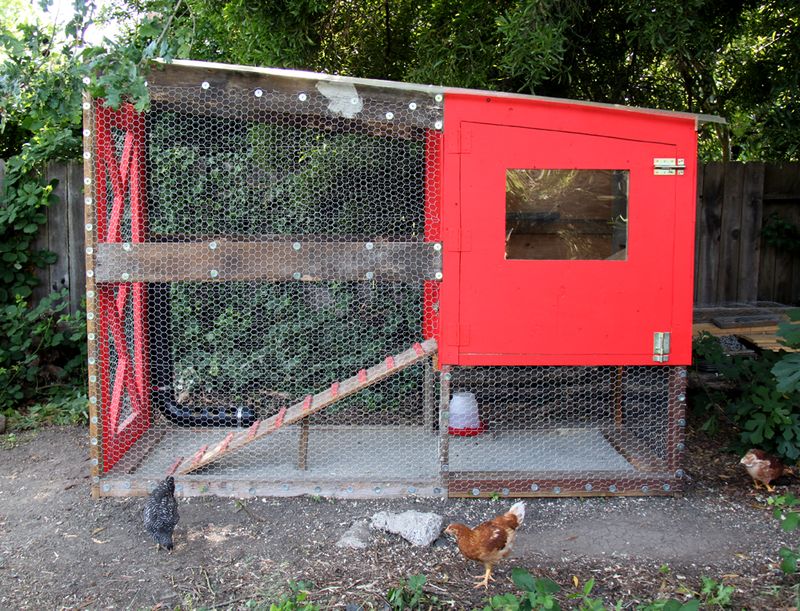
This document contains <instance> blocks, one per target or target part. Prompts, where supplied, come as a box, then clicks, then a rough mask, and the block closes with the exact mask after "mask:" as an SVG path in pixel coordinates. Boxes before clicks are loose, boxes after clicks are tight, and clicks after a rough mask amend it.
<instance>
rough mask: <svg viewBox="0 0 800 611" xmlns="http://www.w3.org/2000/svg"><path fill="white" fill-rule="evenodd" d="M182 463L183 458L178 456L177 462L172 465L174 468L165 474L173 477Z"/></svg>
mask: <svg viewBox="0 0 800 611" xmlns="http://www.w3.org/2000/svg"><path fill="white" fill-rule="evenodd" d="M182 462H183V456H178V458H176V459H175V462H174V463H172V466H171V467H170V468H169V469H167V472H166V473H164V475H172V474H173V473H175V470H176V469H177V468H178V467H179V466H180V464H181V463H182Z"/></svg>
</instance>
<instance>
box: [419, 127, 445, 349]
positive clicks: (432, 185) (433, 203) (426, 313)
mask: <svg viewBox="0 0 800 611" xmlns="http://www.w3.org/2000/svg"><path fill="white" fill-rule="evenodd" d="M441 170H442V132H440V131H436V130H432V129H429V130H428V131H427V132H426V133H425V241H426V242H441V239H442V236H441V233H442V220H441V186H442V174H441ZM422 292H423V295H422V299H423V306H424V307H423V317H422V336H423V337H424V338H425V339H431V338H436V339H438V333H439V311H438V307H439V282H436V281H433V280H426V281H425V282H424V283H423V288H422Z"/></svg>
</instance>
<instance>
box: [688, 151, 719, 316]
mask: <svg viewBox="0 0 800 611" xmlns="http://www.w3.org/2000/svg"><path fill="white" fill-rule="evenodd" d="M704 170H705V171H702V172H700V173H702V174H703V179H702V181H703V190H702V191H698V193H700V201H699V202H698V206H697V229H696V231H697V240H696V242H697V251H696V253H695V256H696V257H697V260H698V265H697V270H698V273H697V275H696V276H695V287H696V289H695V303H701V304H710V303H715V300H716V295H717V284H716V283H717V274H718V270H719V241H720V231H721V229H722V200H723V190H722V189H723V177H724V173H725V166H724V165H723V164H721V163H709V164H708V165H706V166H705V168H704Z"/></svg>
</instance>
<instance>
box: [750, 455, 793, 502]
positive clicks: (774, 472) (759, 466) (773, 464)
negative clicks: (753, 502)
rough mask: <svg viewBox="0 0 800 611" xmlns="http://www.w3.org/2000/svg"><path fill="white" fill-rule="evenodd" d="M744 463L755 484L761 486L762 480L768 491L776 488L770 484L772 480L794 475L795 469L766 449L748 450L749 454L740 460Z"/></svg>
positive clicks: (756, 486)
mask: <svg viewBox="0 0 800 611" xmlns="http://www.w3.org/2000/svg"><path fill="white" fill-rule="evenodd" d="M739 463H740V464H742V465H744V466H745V468H746V469H747V472H748V473H749V474H750V477H752V478H753V486H754V487H755V488H759V485H758V483H759V482H761V483H762V484H764V486H765V487H766V488H767V491H768V492H773V491H774V490H775V488H774V487H773V486H770V483H771V482H772V480H775V479H778V478H779V477H780V476H781V475H793V474H794V471H793V470H792V469H790V468H789V467H786V466H784V464H783V463H782V462H781V461H780V459H778V458H777V457H775V456H770V455H769V454H767V453H766V452H765V451H764V450H756V449H752V450H748V451H747V454H745V455H744V456H743V457H742V460H740V461H739Z"/></svg>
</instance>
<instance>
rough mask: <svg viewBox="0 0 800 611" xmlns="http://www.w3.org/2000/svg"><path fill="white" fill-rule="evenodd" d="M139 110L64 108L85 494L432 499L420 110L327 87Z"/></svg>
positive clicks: (184, 99)
mask: <svg viewBox="0 0 800 611" xmlns="http://www.w3.org/2000/svg"><path fill="white" fill-rule="evenodd" d="M290 89H291V87H290ZM150 93H151V100H152V102H151V106H150V108H149V110H147V111H146V112H144V113H138V112H136V111H135V110H134V109H133V108H132V107H130V106H129V105H123V107H122V108H121V109H119V110H116V111H115V110H111V109H108V108H106V107H105V106H104V105H103V102H102V101H92V102H90V103H89V104H88V108H86V115H87V126H88V127H87V142H88V143H89V148H88V150H89V151H90V158H91V162H90V163H89V164H87V165H88V166H89V168H90V169H89V171H87V184H89V185H91V186H92V188H91V189H90V191H91V197H90V198H88V200H87V235H89V236H90V238H91V239H90V242H89V243H90V244H91V246H89V249H88V250H87V256H88V257H89V261H88V262H89V266H88V269H90V270H91V271H90V272H89V275H90V278H89V279H90V284H91V286H90V287H89V296H90V302H89V310H90V312H92V313H93V321H96V322H93V323H92V326H93V327H96V328H93V333H92V335H91V339H90V352H91V355H92V356H91V361H90V368H91V376H92V380H93V382H92V384H93V386H92V392H91V395H92V400H93V401H94V402H95V405H96V414H97V416H96V420H95V421H94V424H95V426H96V428H95V430H94V431H93V437H92V438H93V439H94V440H95V444H96V445H95V447H96V451H95V453H94V455H93V456H94V459H95V462H96V469H95V477H96V480H95V483H96V484H98V485H100V486H101V489H102V492H103V493H107V494H124V493H126V490H128V491H132V492H137V491H138V492H141V489H139V490H133V489H134V488H141V482H143V481H146V482H149V483H150V485H151V484H152V482H153V481H155V480H157V479H160V478H162V477H163V476H164V475H165V474H166V473H171V472H174V473H178V474H181V475H183V476H185V477H184V478H183V479H182V481H179V485H178V487H179V489H183V492H185V493H191V492H201V493H202V492H206V491H212V492H225V491H227V493H230V494H241V493H244V494H246V493H248V492H252V493H256V492H258V493H262V492H270V493H275V494H281V493H288V494H297V493H302V492H309V493H315V492H316V493H319V492H320V491H324V492H325V493H343V494H347V493H352V494H362V493H364V492H365V491H367V492H368V493H370V494H380V493H385V492H388V491H390V490H391V491H394V492H398V491H399V492H404V493H405V492H407V491H408V490H409V489H412V490H414V491H416V490H417V489H422V488H424V487H425V486H428V487H430V488H431V490H429V492H432V491H433V490H432V489H433V487H437V490H438V493H441V490H440V489H438V486H439V476H438V474H439V465H438V460H437V456H438V454H437V441H438V413H437V412H438V401H437V400H436V397H437V396H438V389H437V388H436V385H437V380H436V378H435V375H434V368H433V365H432V362H431V356H432V354H434V353H435V349H431V348H430V346H429V345H428V344H422V346H425V347H424V348H423V347H422V346H421V344H420V342H422V341H423V340H424V339H425V338H432V337H434V336H435V334H436V330H437V325H438V314H437V312H436V303H437V301H438V298H437V282H436V281H437V273H438V272H439V271H440V269H441V254H440V251H441V248H440V247H439V244H438V243H437V240H438V223H439V219H438V209H437V206H438V185H439V184H440V182H441V177H440V176H439V173H440V155H439V152H438V147H439V140H440V138H439V132H437V131H436V129H435V126H434V124H435V121H436V120H437V119H438V120H439V121H441V114H442V111H441V104H438V105H437V104H436V103H435V100H434V99H433V96H432V95H419V94H414V95H412V94H411V93H403V94H401V95H400V96H399V97H398V98H397V99H392V97H391V96H387V94H386V93H385V92H382V91H380V90H375V91H372V90H370V89H369V88H360V89H359V90H358V91H356V90H355V88H353V87H352V86H351V87H350V88H347V87H344V88H342V87H339V86H337V85H336V84H332V83H327V84H325V83H321V84H319V86H317V87H316V88H312V89H305V88H302V87H299V86H298V88H297V90H291V91H287V87H286V86H285V84H280V83H279V84H277V85H275V86H274V87H273V88H272V89H270V88H269V87H268V83H267V84H266V85H265V86H263V87H259V88H250V87H244V86H237V85H231V84H223V85H219V86H217V85H214V86H211V85H210V84H209V83H208V82H203V83H200V82H198V83H196V84H195V86H192V87H189V86H185V85H180V86H174V85H158V84H155V85H153V84H151V87H150ZM373 94H374V95H373ZM409 96H410V97H411V98H414V99H416V100H417V101H416V102H415V101H414V99H412V100H411V101H409V99H407V98H409ZM412 346H413V347H414V349H412V350H411V352H410V353H409V354H410V356H408V357H404V356H403V355H404V354H405V352H404V351H408V350H409V349H410V347H412ZM434 346H435V343H434ZM417 348H418V349H419V351H420V352H415V351H414V350H416V349H417ZM395 359H397V360H395ZM321 393H325V396H324V397H323V396H322V394H321ZM307 398H309V399H307ZM310 398H313V399H314V401H315V403H314V405H311V401H310ZM306 403H308V405H306ZM293 405H296V406H297V410H296V412H297V414H299V416H297V415H296V414H295V411H292V410H293V409H294V408H292V406H293ZM304 409H307V410H308V411H307V413H306V412H305V411H303V410H304ZM287 410H288V411H287ZM234 449H235V450H236V451H233V450H234ZM212 454H213V456H212ZM212 459H213V460H212ZM137 482H138V483H137Z"/></svg>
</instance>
